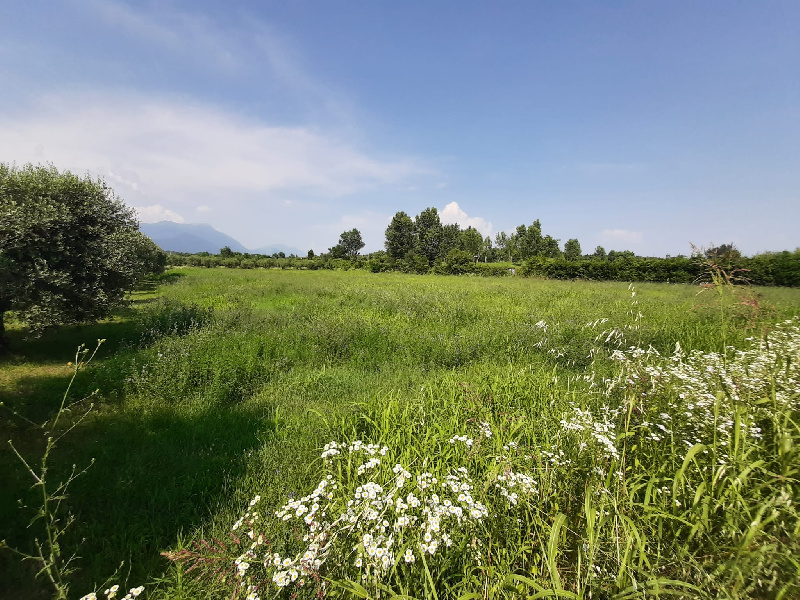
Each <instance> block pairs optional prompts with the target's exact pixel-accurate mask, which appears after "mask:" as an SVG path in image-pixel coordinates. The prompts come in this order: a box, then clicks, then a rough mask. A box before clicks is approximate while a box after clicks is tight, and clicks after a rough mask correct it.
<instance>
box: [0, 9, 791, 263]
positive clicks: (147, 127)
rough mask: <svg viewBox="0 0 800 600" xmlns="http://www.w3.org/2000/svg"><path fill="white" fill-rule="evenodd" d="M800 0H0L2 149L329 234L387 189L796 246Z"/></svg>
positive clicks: (143, 198)
mask: <svg viewBox="0 0 800 600" xmlns="http://www.w3.org/2000/svg"><path fill="white" fill-rule="evenodd" d="M798 29H800V2H796V1H794V0H791V1H787V2H771V1H763V2H743V1H734V0H725V1H722V2H715V1H710V0H708V1H704V2H696V1H689V2H683V1H680V0H678V1H675V0H670V1H666V0H664V1H653V2H622V1H613V0H609V1H607V2H593V1H592V2H589V1H586V2H571V1H568V0H565V1H559V2H549V1H547V2H546V1H535V0H526V1H522V2H510V1H505V0H498V1H496V2H488V1H484V2H475V1H471V0H455V1H452V2H450V1H445V0H441V1H439V0H437V1H436V2H430V1H415V0H408V1H405V2H355V1H350V2H344V1H339V0H329V1H324V2H322V1H305V0H291V1H287V2H269V3H266V2H260V1H252V2H234V1H227V2H205V1H201V0H193V1H186V2H181V1H158V2H155V1H154V2H147V1H137V2H123V1H118V0H113V1H112V0H63V1H59V2H47V1H42V2H28V1H17V0H0V88H2V93H0V162H6V163H16V164H17V165H20V166H21V165H23V164H25V163H28V162H32V163H52V164H54V165H55V166H56V167H57V168H58V169H60V170H71V171H73V172H77V173H86V172H88V173H90V174H91V175H92V176H94V177H102V178H103V179H104V180H105V181H106V182H107V183H108V184H109V185H111V186H112V187H113V188H114V190H115V192H116V193H117V194H118V195H119V196H120V197H121V198H122V199H123V200H124V201H125V203H126V204H128V205H130V206H133V207H135V208H136V209H137V212H138V214H139V218H140V220H141V221H143V222H154V221H159V220H164V219H166V220H172V221H177V222H184V223H209V224H211V225H212V226H214V227H215V228H217V229H219V230H220V231H223V232H225V233H227V234H229V235H231V236H233V237H234V238H236V239H237V240H239V241H240V242H241V243H242V244H244V245H245V246H246V247H248V248H257V247H261V246H267V245H271V244H286V245H288V246H291V247H294V248H298V249H301V250H302V251H303V252H305V251H306V250H307V249H309V248H311V249H314V250H315V251H316V252H321V251H325V250H326V249H327V248H329V247H330V246H333V245H334V244H336V243H337V241H338V237H339V234H340V233H341V232H342V231H345V230H349V229H352V228H353V227H356V228H358V229H359V230H360V231H361V232H362V235H363V238H364V241H365V242H366V247H365V248H364V251H365V252H367V251H375V250H379V249H382V247H383V241H384V231H385V229H386V226H387V225H388V223H389V221H390V220H391V218H392V215H394V214H395V213H396V212H397V211H401V210H402V211H404V212H406V213H408V214H409V215H411V216H412V217H413V216H414V215H416V214H418V213H419V212H421V211H422V210H424V209H425V208H426V207H429V206H434V207H436V208H437V209H439V211H440V213H441V214H442V221H443V222H447V223H452V222H458V223H459V224H460V225H461V226H462V227H466V226H474V227H476V228H477V229H478V230H480V231H481V233H482V234H483V235H484V236H486V235H489V236H491V237H492V238H494V236H495V234H496V233H498V232H500V231H509V232H510V231H511V230H513V229H514V228H515V227H516V226H517V225H519V224H530V223H531V222H533V221H534V220H535V219H539V220H540V221H541V223H542V228H543V232H544V233H545V234H550V235H552V236H553V237H556V238H559V239H560V240H561V242H562V244H563V242H565V241H566V240H567V239H569V238H577V239H578V240H579V241H580V243H581V246H582V248H583V251H584V252H585V253H589V252H591V251H593V250H594V248H595V246H597V245H603V246H604V247H605V248H606V250H612V249H616V250H633V251H635V252H636V253H637V254H642V255H649V256H664V255H667V254H669V255H673V256H674V255H677V254H688V253H690V252H691V247H690V243H693V244H695V245H698V246H709V245H711V244H721V243H731V242H732V243H734V244H736V245H737V246H738V247H739V248H740V249H741V250H742V251H743V252H744V253H746V254H754V253H756V252H762V251H777V250H785V249H789V250H793V249H794V248H796V247H798V246H800V226H798V223H800V35H798V34H797V32H798Z"/></svg>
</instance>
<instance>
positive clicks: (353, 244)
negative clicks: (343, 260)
mask: <svg viewBox="0 0 800 600" xmlns="http://www.w3.org/2000/svg"><path fill="white" fill-rule="evenodd" d="M338 245H339V247H341V249H342V253H343V254H344V256H346V257H347V258H355V257H356V256H358V251H359V250H361V249H362V248H363V247H364V240H362V239H361V232H360V231H359V230H358V229H356V228H353V229H351V230H350V231H344V232H342V234H341V235H340V236H339V244H338Z"/></svg>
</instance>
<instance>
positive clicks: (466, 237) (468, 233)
mask: <svg viewBox="0 0 800 600" xmlns="http://www.w3.org/2000/svg"><path fill="white" fill-rule="evenodd" d="M460 246H461V249H462V250H463V251H464V252H466V253H467V254H469V255H470V256H472V257H473V260H477V257H478V255H479V254H480V252H481V249H483V237H482V236H481V234H480V232H479V231H478V230H477V229H475V228H474V227H467V228H466V229H465V230H464V231H462V232H461V244H460Z"/></svg>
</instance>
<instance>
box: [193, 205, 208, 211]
mask: <svg viewBox="0 0 800 600" xmlns="http://www.w3.org/2000/svg"><path fill="white" fill-rule="evenodd" d="M195 210H196V211H197V212H208V211H210V210H211V207H210V206H206V205H205V204H201V205H200V206H198V207H197V208H195Z"/></svg>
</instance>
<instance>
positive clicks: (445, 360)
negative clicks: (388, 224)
mask: <svg viewBox="0 0 800 600" xmlns="http://www.w3.org/2000/svg"><path fill="white" fill-rule="evenodd" d="M179 273H180V275H179V276H174V277H173V278H172V282H171V283H170V284H169V285H162V286H161V287H159V288H158V289H157V291H156V290H151V291H150V292H149V295H147V296H143V297H141V298H139V300H140V302H139V303H138V305H136V306H135V307H134V310H133V311H129V312H127V313H125V314H124V315H121V317H120V318H119V319H117V320H116V321H112V322H109V323H103V324H99V325H97V326H93V327H92V328H69V329H66V328H65V329H64V330H62V331H60V332H52V333H49V334H47V337H46V338H45V339H44V341H25V340H23V339H22V335H21V333H20V334H18V335H17V336H15V337H14V338H13V344H14V350H13V352H16V354H14V355H13V356H12V357H11V358H10V359H6V362H5V363H4V364H3V365H2V372H1V373H0V386H1V387H0V394H2V395H3V399H4V400H5V401H6V402H7V403H8V404H10V405H12V406H14V407H15V408H16V409H18V410H20V412H22V413H23V414H26V415H28V416H32V418H33V419H34V420H37V421H38V420H42V417H45V416H46V414H47V411H48V410H53V408H54V407H55V406H57V403H58V401H59V399H60V394H61V393H62V392H63V387H62V384H63V385H65V384H66V381H67V378H68V375H69V374H68V371H67V370H66V369H64V373H63V374H62V373H61V369H62V366H61V365H63V364H64V363H66V362H67V361H68V360H71V357H72V355H73V354H74V350H75V346H77V344H78V343H86V344H87V345H91V344H92V343H93V342H94V340H95V339H97V338H108V339H109V340H110V342H109V343H108V345H107V346H105V348H104V349H103V351H102V353H101V354H100V355H99V357H98V360H97V362H96V363H95V364H94V365H93V367H92V368H91V369H89V370H88V371H87V372H86V373H84V376H83V378H82V380H81V382H80V384H79V385H78V387H77V390H76V393H77V394H86V393H89V392H90V391H92V390H94V389H95V388H97V389H99V391H100V395H99V398H100V402H99V403H98V408H97V410H96V412H95V413H94V416H93V417H92V418H91V419H90V421H89V422H87V423H86V424H84V425H82V426H81V427H80V428H79V429H77V430H76V431H75V432H74V433H73V434H72V435H71V437H70V438H68V439H66V440H65V442H64V444H63V445H62V447H61V449H60V453H59V454H58V455H57V461H58V462H57V463H56V465H55V466H54V469H55V472H59V470H60V472H61V473H64V472H66V469H67V468H68V467H69V466H71V465H72V464H73V463H76V464H79V465H83V464H87V463H88V462H89V460H90V459H91V458H96V459H97V462H96V464H95V466H94V467H92V469H91V470H90V471H89V472H88V473H87V475H86V476H84V477H82V478H81V479H79V480H77V481H76V482H75V484H74V485H73V487H72V488H71V490H70V495H69V499H68V501H67V502H68V506H69V508H70V510H71V511H72V512H73V513H74V514H75V515H76V517H77V522H76V525H75V527H74V528H73V532H72V535H71V538H70V539H68V540H66V541H65V543H71V544H74V545H79V544H80V548H81V549H80V552H79V554H80V555H81V557H82V558H81V560H80V564H79V566H80V571H79V572H78V573H77V574H76V580H75V584H74V589H75V590H76V591H81V590H89V589H93V583H94V582H100V581H103V580H105V578H106V577H107V576H108V575H109V574H110V573H111V572H113V571H114V569H115V568H116V567H117V565H118V564H119V562H120V561H121V560H125V561H126V562H129V563H130V565H131V572H130V583H131V584H132V585H138V584H139V583H147V582H149V581H151V580H152V579H154V578H160V577H165V579H164V580H163V581H162V583H161V584H160V587H158V590H159V591H157V592H154V594H162V595H164V596H175V597H177V596H180V595H181V594H184V593H185V594H190V595H192V596H193V595H196V594H200V593H201V592H208V593H209V594H212V595H213V593H214V592H213V590H211V589H210V588H208V587H207V586H208V584H207V583H204V584H202V587H192V584H191V583H190V580H189V579H188V578H183V577H182V576H180V575H179V571H178V570H176V567H174V566H170V565H169V564H168V563H167V561H165V559H163V558H162V557H161V556H160V554H159V553H160V552H161V551H164V550H169V549H171V548H175V547H176V540H177V539H178V537H179V536H181V539H183V540H184V541H186V540H192V539H201V538H208V537H213V536H217V537H219V538H220V539H222V538H225V537H226V536H227V532H228V531H229V530H230V526H231V523H233V522H234V521H235V520H236V519H237V518H238V516H239V515H240V513H241V510H242V507H243V506H246V504H247V502H248V501H249V499H250V498H252V497H253V496H254V495H255V494H260V495H261V496H262V497H263V500H262V502H264V503H265V504H266V505H268V506H273V507H278V506H280V505H282V503H284V502H285V501H286V499H287V497H291V496H296V495H300V494H305V493H307V492H308V491H309V489H311V488H313V486H314V485H315V484H316V481H317V477H318V474H319V473H318V471H319V448H320V447H321V446H322V445H323V444H325V443H326V442H328V441H330V440H332V439H343V438H353V439H354V438H356V437H359V436H371V437H377V438H380V437H381V436H383V437H388V436H390V434H391V435H392V437H394V438H395V439H396V440H397V441H400V440H403V442H402V443H404V444H406V445H413V443H414V440H413V439H410V438H407V437H406V438H404V437H403V435H406V436H407V435H409V433H408V432H409V431H411V430H414V431H418V432H419V431H423V432H424V431H427V428H430V431H431V432H436V431H439V430H440V431H441V432H442V435H444V434H445V433H449V432H451V431H452V430H453V429H454V428H455V427H457V426H458V424H459V422H460V421H461V423H462V424H463V419H464V418H465V415H466V414H467V413H466V412H465V411H466V408H465V407H468V406H469V405H470V403H471V402H473V401H474V399H475V398H478V399H481V401H482V402H488V401H489V399H492V400H491V402H492V403H494V404H496V406H497V409H498V410H499V409H500V408H503V409H504V410H506V411H507V412H514V413H515V414H516V413H519V414H529V415H536V417H537V418H538V419H540V421H541V423H542V426H541V428H539V430H538V431H537V433H536V435H537V439H538V440H539V441H540V443H542V444H546V443H547V437H548V435H551V432H552V430H551V428H552V427H553V424H555V423H557V422H558V419H559V417H560V415H561V414H562V413H563V412H564V410H565V409H566V407H567V402H568V401H569V399H570V398H571V396H570V391H569V388H570V385H574V381H575V379H576V378H577V377H579V376H581V375H582V374H584V373H586V371H587V369H589V368H593V369H595V370H597V371H598V372H599V373H601V375H602V374H603V373H612V372H613V371H614V369H615V365H613V364H612V363H610V362H608V361H598V360H597V357H596V355H595V354H593V349H595V348H597V347H598V345H602V344H601V342H602V341H603V340H605V339H607V337H608V336H609V335H612V332H613V331H614V330H616V331H618V332H621V334H622V335H623V336H624V338H625V341H626V342H629V343H630V344H634V345H637V346H641V347H648V346H653V347H654V348H656V349H657V350H659V351H660V352H662V353H669V352H670V351H671V350H672V349H673V348H674V347H675V344H676V342H680V344H681V346H682V347H683V348H684V349H686V350H691V349H698V350H705V351H720V350H722V349H723V346H724V345H725V344H730V345H735V346H739V345H742V344H744V343H745V339H746V338H748V337H751V336H759V335H761V334H762V333H763V331H764V330H765V329H766V328H769V327H770V326H771V323H773V322H775V321H777V320H779V319H782V318H786V317H790V316H792V315H794V314H797V313H798V310H800V291H798V290H786V289H759V290H757V293H758V294H760V295H761V297H760V306H761V307H762V309H761V311H760V312H759V313H758V314H755V315H753V314H744V313H742V316H741V317H739V316H737V315H738V314H739V313H738V312H737V310H738V309H736V310H734V309H733V308H731V307H723V308H724V309H725V312H724V313H723V312H722V311H721V310H720V306H719V305H718V304H717V303H714V302H712V300H711V299H709V295H708V294H705V295H701V296H698V295H697V292H698V288H697V287H694V286H680V285H647V284H637V285H636V290H635V291H636V296H632V294H631V290H629V289H628V286H627V285H626V284H620V283H590V282H552V281H538V280H530V279H522V278H506V279H502V280H488V279H479V278H470V277H435V276H412V275H400V274H369V273H362V272H344V273H342V272H301V271H298V272H292V271H261V270H252V271H251V270H247V271H242V270H226V269H207V270H203V269H181V270H179ZM731 306H733V304H731ZM765 307H766V308H765ZM640 313H641V316H639V314H640ZM603 319H605V321H603ZM84 336H85V337H86V339H79V338H82V337H84ZM600 336H603V338H602V339H601V340H600V342H598V338H599V337H600ZM614 339H616V338H614ZM37 344H38V345H37ZM387 406H396V407H397V408H392V409H391V410H390V411H389V413H388V414H389V415H390V416H389V417H386V416H382V415H385V414H387V413H386V412H385V410H384V409H385V408H386V407H387ZM402 407H413V410H412V411H411V413H410V415H409V413H407V412H403V410H408V409H403V408H402ZM393 411H394V412H393ZM396 411H400V412H399V413H398V412H396ZM426 411H428V412H429V415H428V416H427V418H426V416H425V412H426ZM398 414H400V415H405V416H404V417H403V418H402V419H401V418H400V417H398V416H397V415H398ZM392 415H394V416H392ZM2 419H3V421H4V425H3V432H4V433H8V434H9V436H10V437H13V438H14V439H20V438H21V439H23V440H25V438H26V436H29V435H30V431H29V430H28V429H26V425H25V424H24V423H21V422H20V421H19V420H17V419H15V418H13V417H10V416H9V415H8V414H3V416H2ZM382 419H388V420H386V422H383V421H382ZM403 419H406V420H405V421H404V420H403ZM409 419H410V421H409ZM420 422H421V423H424V425H425V426H424V428H423V430H419V429H418V428H419V423H420ZM413 423H416V425H414V426H413V427H412V425H413ZM401 425H402V428H405V429H404V431H405V434H404V433H403V432H402V431H400V432H398V431H395V429H396V428H397V427H399V426H401ZM415 428H416V429H415ZM395 434H396V435H395ZM432 435H434V434H433V433H432ZM435 435H438V434H435ZM375 441H377V440H375ZM424 446H425V445H424V444H423V445H422V447H424ZM23 447H24V448H26V450H28V451H29V452H31V453H35V451H36V449H37V444H36V442H35V440H33V441H29V442H26V443H24V444H23ZM0 460H2V468H3V472H4V473H8V474H9V476H8V477H7V478H6V479H7V480H8V481H9V485H6V486H3V489H2V491H0V522H2V523H3V528H2V529H3V537H6V538H7V539H8V541H9V542H11V543H13V544H18V545H25V544H28V543H30V537H29V532H28V531H27V530H26V529H25V526H26V525H27V514H28V513H25V511H24V510H20V509H19V508H18V507H17V506H16V500H17V498H20V497H21V498H23V499H24V500H25V502H26V503H27V504H29V505H31V506H35V499H34V498H32V497H30V495H29V494H27V492H26V488H27V486H28V484H29V483H30V482H28V481H27V480H26V479H25V476H26V475H25V473H24V470H23V469H22V468H21V467H20V466H19V465H18V464H17V463H16V462H15V461H14V460H13V457H11V456H10V455H9V454H8V453H7V452H6V451H5V449H4V451H3V455H2V458H0ZM24 515H25V516H24ZM268 533H272V534H274V535H275V536H276V537H280V536H282V535H285V532H284V531H283V530H282V529H281V528H280V526H278V525H275V526H274V528H273V529H272V530H269V531H268ZM84 539H85V541H83V542H82V543H81V540H84ZM0 560H2V563H0V569H2V573H0V578H2V579H3V580H4V581H8V582H10V583H9V588H10V589H12V590H17V591H15V592H13V593H16V594H17V595H18V596H19V597H28V596H30V595H32V594H33V593H35V591H36V590H40V591H41V590H43V589H44V588H45V587H46V586H45V585H44V583H43V582H40V585H38V586H31V585H29V584H28V583H26V581H27V578H29V576H30V570H29V569H22V568H20V567H19V565H18V564H17V563H16V562H15V559H13V558H11V559H10V558H8V557H7V556H6V557H4V558H1V559H0ZM126 572H127V567H126ZM165 573H166V575H165Z"/></svg>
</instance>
